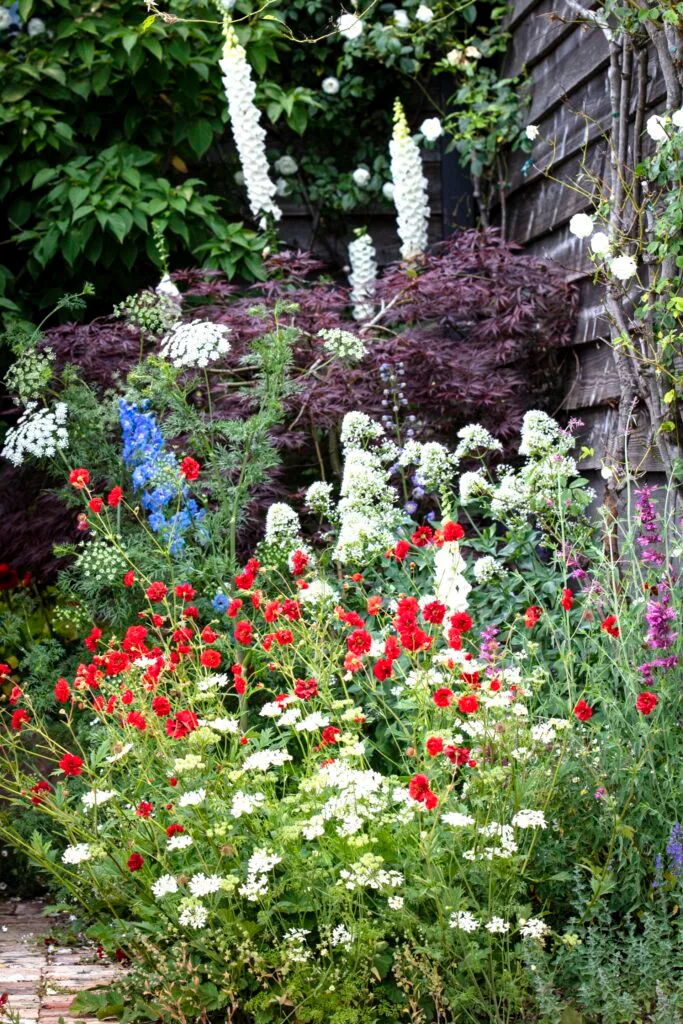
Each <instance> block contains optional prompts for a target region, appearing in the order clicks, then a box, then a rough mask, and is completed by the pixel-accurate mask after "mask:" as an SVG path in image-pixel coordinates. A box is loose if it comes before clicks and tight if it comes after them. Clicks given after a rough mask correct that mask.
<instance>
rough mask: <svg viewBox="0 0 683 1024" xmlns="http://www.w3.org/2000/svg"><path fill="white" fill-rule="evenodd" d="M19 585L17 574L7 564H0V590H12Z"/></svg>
mask: <svg viewBox="0 0 683 1024" xmlns="http://www.w3.org/2000/svg"><path fill="white" fill-rule="evenodd" d="M18 585H19V573H18V572H17V570H16V569H13V568H12V566H11V565H8V564H7V562H0V590H14V588H15V587H17V586H18Z"/></svg>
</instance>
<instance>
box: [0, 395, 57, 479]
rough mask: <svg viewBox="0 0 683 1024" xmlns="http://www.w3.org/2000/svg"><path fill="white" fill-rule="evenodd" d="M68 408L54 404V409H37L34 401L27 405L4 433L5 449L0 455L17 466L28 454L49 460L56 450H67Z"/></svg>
mask: <svg viewBox="0 0 683 1024" xmlns="http://www.w3.org/2000/svg"><path fill="white" fill-rule="evenodd" d="M66 413H67V406H66V403H65V402H57V404H56V405H55V407H54V410H53V411H51V410H49V409H39V408H38V403H37V402H35V401H31V402H28V403H27V405H26V408H25V410H24V412H23V413H22V414H21V416H20V417H19V419H18V420H17V425H16V427H11V428H10V430H8V431H7V433H6V434H5V446H4V448H3V449H2V452H0V454H1V455H3V456H4V458H6V459H8V460H9V461H10V462H11V463H12V464H13V465H14V466H20V465H21V464H22V462H23V461H24V459H25V458H26V456H27V455H34V456H35V457H36V458H38V459H39V458H42V457H44V456H45V457H47V458H51V457H52V456H53V455H55V454H56V453H57V451H64V450H65V449H66V448H68V447H69V435H68V434H67V431H66V427H65V426H64V424H65V423H66Z"/></svg>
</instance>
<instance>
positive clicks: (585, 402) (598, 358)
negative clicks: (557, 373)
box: [562, 342, 620, 411]
mask: <svg viewBox="0 0 683 1024" xmlns="http://www.w3.org/2000/svg"><path fill="white" fill-rule="evenodd" d="M572 355H573V359H572V358H571V357H570V358H569V360H568V366H569V368H570V373H569V377H568V380H567V394H566V395H565V398H564V401H563V402H562V408H563V409H566V410H567V411H573V410H574V409H592V408H594V407H596V406H604V405H605V404H607V403H608V402H616V401H618V400H619V394H620V389H619V377H618V375H617V371H616V367H615V365H614V357H613V355H612V349H611V347H610V346H609V345H607V344H605V342H596V343H590V344H588V345H579V346H577V347H576V348H575V349H574V351H573V353H572Z"/></svg>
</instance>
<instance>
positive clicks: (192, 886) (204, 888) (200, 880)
mask: <svg viewBox="0 0 683 1024" xmlns="http://www.w3.org/2000/svg"><path fill="white" fill-rule="evenodd" d="M222 881H223V879H222V878H221V877H220V875H205V874H203V872H201V871H200V872H198V873H197V874H196V875H193V876H192V878H191V879H190V881H189V882H188V884H187V887H188V889H189V890H190V892H191V893H192V895H193V896H195V897H197V898H198V897H200V896H209V895H210V894H211V893H212V892H218V891H219V889H220V888H221V885H222Z"/></svg>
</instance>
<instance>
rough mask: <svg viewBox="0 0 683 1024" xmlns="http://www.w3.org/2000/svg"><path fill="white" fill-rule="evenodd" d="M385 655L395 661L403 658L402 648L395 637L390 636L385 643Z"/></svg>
mask: <svg viewBox="0 0 683 1024" xmlns="http://www.w3.org/2000/svg"><path fill="white" fill-rule="evenodd" d="M384 653H385V654H386V656H387V658H391V659H392V660H393V661H396V659H397V658H400V657H401V648H400V647H399V645H398V640H397V639H396V637H395V636H388V637H387V638H386V640H385V641H384Z"/></svg>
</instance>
